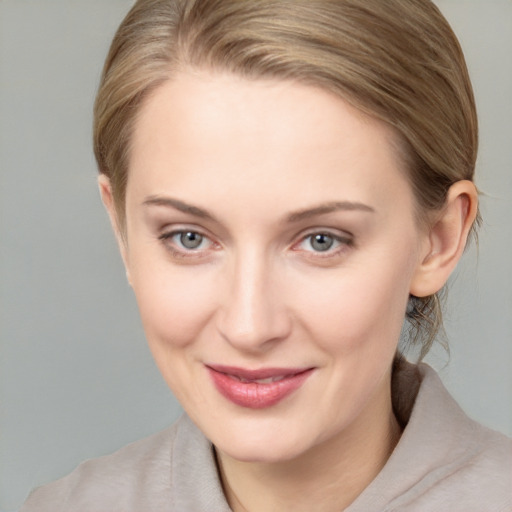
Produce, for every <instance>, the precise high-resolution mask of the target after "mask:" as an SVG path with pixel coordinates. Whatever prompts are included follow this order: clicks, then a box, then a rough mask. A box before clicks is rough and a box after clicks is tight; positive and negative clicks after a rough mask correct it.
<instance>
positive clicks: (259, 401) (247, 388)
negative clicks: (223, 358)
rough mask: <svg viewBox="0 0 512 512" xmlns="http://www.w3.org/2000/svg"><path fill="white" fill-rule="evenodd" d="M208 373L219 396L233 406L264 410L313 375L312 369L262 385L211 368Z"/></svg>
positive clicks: (289, 393)
mask: <svg viewBox="0 0 512 512" xmlns="http://www.w3.org/2000/svg"><path fill="white" fill-rule="evenodd" d="M208 371H209V372H210V376H211V378H212V380H213V383H214V384H215V387H216V388H217V390H218V391H219V392H220V394H221V395H223V396H224V397H225V398H227V399H228V400H229V401H231V402H233V403H234V404H236V405H239V406H241V407H247V408H249V409H265V408H267V407H272V406H273V405H276V404H277V403H278V402H280V401H281V400H283V399H284V398H286V397H287V396H289V395H291V394H292V393H293V392H294V391H296V390H297V389H299V388H300V387H301V386H302V384H303V383H304V382H305V381H306V379H307V378H308V377H309V376H310V375H311V374H312V373H313V369H309V370H305V371H303V372H301V373H297V374H295V375H290V376H288V377H285V378H284V379H281V380H278V381H276V382H269V383H266V384H262V383H259V382H242V381H240V380H238V379H237V378H236V377H231V376H229V375H227V374H225V373H221V372H218V371H215V370H213V369H212V368H208Z"/></svg>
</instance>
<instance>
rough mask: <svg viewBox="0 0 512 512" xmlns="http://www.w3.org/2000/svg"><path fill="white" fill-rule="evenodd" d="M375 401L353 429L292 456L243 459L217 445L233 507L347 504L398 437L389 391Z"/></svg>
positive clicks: (325, 511) (335, 507)
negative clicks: (274, 459)
mask: <svg viewBox="0 0 512 512" xmlns="http://www.w3.org/2000/svg"><path fill="white" fill-rule="evenodd" d="M376 400H377V404H373V405H374V406H373V407H371V406H370V407H367V408H366V409H365V410H364V411H363V412H362V413H361V415H360V416H359V417H358V419H357V420H356V421H355V422H354V423H353V424H352V425H351V426H350V428H347V429H346V430H344V431H343V432H340V433H339V434H338V435H337V436H336V437H334V438H331V439H329V440H328V441H326V442H324V443H322V444H320V445H317V446H314V447H313V448H311V449H310V450H308V452H306V453H304V454H301V455H300V456H299V457H297V458H295V459H293V460H289V461H282V462H277V463H275V462H274V463H261V462H258V463H252V462H241V461H237V460H235V459H233V458H231V457H229V456H228V455H227V454H225V453H222V452H220V451H219V450H217V460H218V464H219V471H220V476H221V480H222V483H223V486H224V492H225V494H226V498H227V500H228V503H229V505H230V507H231V509H232V510H233V512H253V511H256V510H282V511H294V512H301V511H310V510H315V511H318V512H331V511H339V510H343V509H345V508H346V507H347V506H348V505H350V504H351V503H352V502H353V501H354V500H355V499H356V498H357V496H359V494H361V492H362V491H363V490H364V489H365V488H366V487H367V486H368V485H369V484H370V482H371V481H372V480H373V479H374V478H375V477H376V476H377V474H378V473H379V471H380V470H381V469H382V467H383V466H384V464H385V463H386V461H387V459H388V458H389V456H390V455H391V452H392V451H393V449H394V447H395V446H396V444H397V442H398V440H399V438H400V433H401V432H400V427H399V424H398V422H397V420H396V419H395V416H394V414H393V411H392V407H391V397H390V393H389V392H388V393H387V399H386V400H385V401H384V402H382V397H380V400H379V399H377V397H376ZM375 405H377V407H375Z"/></svg>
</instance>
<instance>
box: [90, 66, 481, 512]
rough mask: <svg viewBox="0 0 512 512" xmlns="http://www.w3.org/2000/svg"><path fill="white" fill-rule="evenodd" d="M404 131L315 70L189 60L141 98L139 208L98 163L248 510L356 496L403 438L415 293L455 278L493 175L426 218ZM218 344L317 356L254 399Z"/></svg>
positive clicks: (163, 341) (250, 355)
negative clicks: (396, 140)
mask: <svg viewBox="0 0 512 512" xmlns="http://www.w3.org/2000/svg"><path fill="white" fill-rule="evenodd" d="M393 137H394V134H393V132H391V130H390V129H389V128H388V127H387V126H385V125H384V124H382V123H380V122H377V121H375V120H372V119H370V118H369V117H367V116H365V115H363V114H362V113H360V112H359V111H357V110H355V109H354V108H353V107H351V106H350V105H349V104H347V103H346V102H344V101H343V100H341V99H340V98H338V97H335V96H333V95H331V94H330V93H328V92H325V91H322V90H320V89H317V88H314V87H310V86H306V85H301V84H298V83H293V82H286V81H263V80H261V81H249V80H244V79H241V78H238V77H235V76H232V75H226V74H221V73H202V72H201V73H200V72H195V71H194V72H193V71H188V72H185V71H184V72H181V73H180V74H178V75H177V76H176V77H175V78H174V79H173V80H172V81H170V82H167V83H165V84H164V85H162V86H160V87H159V88H158V89H157V90H156V91H155V92H154V93H153V94H152V96H150V97H149V99H148V100H147V101H146V103H145V104H144V105H143V107H142V110H141V112H140V116H139V119H138V122H137V125H136V129H135V133H134V135H133V140H132V147H131V155H130V158H131V159H130V169H129V179H128V185H127V194H126V225H125V226H119V225H118V223H117V220H116V214H115V209H114V206H113V198H112V195H111V189H110V184H109V182H108V179H107V178H106V177H104V176H102V177H100V190H101V194H102V197H103V201H104V203H105V205H106V207H107V209H108V211H109V213H110V216H111V219H112V222H113V225H114V228H115V229H116V232H117V233H118V238H119V242H120V247H121V252H122V255H123V259H124V261H125V265H126V269H127V276H128V279H129V281H130V283H131V285H132V287H133V290H134V292H135V295H136V298H137V301H138V304H139V308H140V312H141V317H142V321H143V324H144V327H145V331H146V335H147V338H148V342H149V345H150V348H151V350H152V353H153V355H154V357H155V360H156V362H157V365H158V367H159V369H160V371H161V372H162V375H163V376H164V378H165V380H166V381H167V383H168V385H169V386H170V388H171V389H172V391H173V392H174V394H175V395H176V397H177V398H178V400H179V401H180V402H181V404H182V405H183V407H184V408H185V410H186V411H187V413H188V414H189V416H190V417H191V418H192V420H193V421H194V422H195V423H196V424H197V425H198V426H199V428H200V429H201V430H202V431H203V432H204V433H205V435H206V436H207V437H208V438H209V439H210V440H211V441H212V442H213V444H214V446H215V448H216V454H217V459H218V464H219V470H220V474H221V477H222V481H223V485H224V489H225V493H226V496H227V498H228V501H229V503H230V506H231V507H232V508H233V510H235V511H238V510H294V511H300V510H316V511H329V510H341V509H343V508H344V507H346V506H347V505H348V504H350V503H351V502H352V501H353V500H354V499H355V497H357V495H358V494H359V493H360V492H361V491H362V490H363V489H364V488H365V487H366V486H367V485H368V484H369V483H370V482H371V480H372V479H373V478H374V477H375V475H376V474H377V473H378V472H379V471H380V469H381V468H382V466H383V465H384V464H385V462H386V460H387V458H388V457H389V455H390V453H391V451H392V449H393V447H394V446H395V445H396V443H397V441H398V439H399V435H400V431H399V428H398V425H397V422H396V420H395V417H394V415H393V411H392V406H391V395H390V379H391V364H392V360H393V357H394V354H395V351H396V347H397V343H398V338H399V333H400V329H401V327H402V323H403V318H404V314H405V309H406V304H407V300H408V297H409V294H410V293H413V294H414V295H417V296H423V295H427V294H430V293H434V292H435V291H437V290H438V289H440V288H441V287H442V285H443V284H444V282H445V281H446V279H447V278H448V276H449V274H450V272H451V271H452V270H453V268H454V266H455V264H456V262H457V261H458V259H459V257H460V255H461V253H462V250H463V248H464V244H465V240H466V237H467V233H468V230H469V227H470V225H471V223H472V220H473V219H474V215H475V211H476V191H475V189H474V186H473V185H472V184H471V183H469V182H458V183H457V184H455V185H454V186H453V187H452V189H451V190H450V193H449V196H448V200H447V203H446V207H445V209H444V210H443V211H441V212H436V214H435V215H434V216H432V219H431V223H430V229H425V228H420V227H419V226H418V225H417V223H416V221H415V215H414V212H415V200H414V197H413V193H412V190H411V187H410V185H409V183H408V180H407V178H406V173H405V170H404V169H403V168H402V166H401V162H400V161H399V160H398V157H397V156H396V154H395V152H394V151H393V144H392V140H393ZM354 205H355V206H354ZM333 207H334V208H333ZM184 232H185V233H186V232H194V233H197V234H199V235H201V236H202V237H203V238H202V239H198V240H202V241H201V242H200V244H199V246H198V247H197V248H195V249H189V248H187V247H185V246H184V245H183V243H182V241H183V237H181V234H183V233H184ZM318 234H320V235H322V234H323V235H326V236H328V237H330V238H327V239H325V238H324V239H323V241H324V245H323V246H322V247H323V248H325V246H328V245H329V243H330V241H331V240H332V241H333V243H332V246H330V248H328V250H323V251H321V250H318V246H317V245H313V241H314V240H313V238H312V235H318ZM196 236H197V235H196ZM325 241H327V243H326V242H325ZM207 364H223V365H231V366H237V367H242V368H247V369H260V368H268V367H285V368H313V369H314V371H313V372H312V374H311V375H310V377H309V378H308V379H307V380H306V381H305V382H304V384H303V385H302V386H301V387H300V388H299V389H298V390H296V391H295V392H294V393H292V394H291V395H290V396H288V397H287V398H285V399H284V400H282V401H280V402H279V403H277V404H276V405H273V406H272V407H267V408H263V409H249V408H246V407H241V406H239V405H235V404H233V403H232V402H230V401H229V400H227V399H226V398H224V397H223V396H222V395H221V394H220V393H219V392H218V391H217V389H216V388H215V387H214V385H213V383H212V380H211V378H210V375H209V373H208V371H207V368H206V366H205V365H207Z"/></svg>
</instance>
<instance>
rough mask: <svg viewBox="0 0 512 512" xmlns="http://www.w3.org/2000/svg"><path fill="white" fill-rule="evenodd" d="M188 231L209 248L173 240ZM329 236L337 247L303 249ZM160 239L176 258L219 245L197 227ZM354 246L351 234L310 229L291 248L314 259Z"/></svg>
mask: <svg viewBox="0 0 512 512" xmlns="http://www.w3.org/2000/svg"><path fill="white" fill-rule="evenodd" d="M187 233H192V234H194V235H198V236H200V237H201V238H202V241H201V243H202V242H203V241H207V242H208V245H209V247H208V249H201V248H198V249H195V248H186V247H178V245H177V242H176V241H174V240H173V238H174V237H176V236H183V235H185V234H187ZM319 236H324V237H329V238H331V239H332V240H333V242H334V244H336V247H334V248H332V247H329V248H327V249H326V250H325V251H315V250H313V249H311V250H305V249H301V246H302V245H303V244H304V243H306V242H307V241H308V240H309V241H310V244H312V243H313V237H319ZM158 240H160V241H161V242H162V243H163V244H164V246H165V248H166V249H167V250H168V251H170V252H171V255H172V256H173V257H174V258H176V259H185V258H195V259H201V258H205V257H207V256H208V255H209V254H210V250H209V249H211V248H212V247H215V246H217V247H218V244H215V242H213V241H212V240H211V238H210V237H208V236H207V235H205V234H203V233H202V232H201V231H199V230H197V229H174V230H172V231H169V232H165V233H162V234H161V235H159V236H158ZM353 246H354V239H353V237H352V236H351V235H348V234H347V235H340V234H336V233H333V232H331V231H328V230H316V231H310V232H309V233H307V234H305V235H303V236H302V237H301V238H300V240H299V241H298V242H296V243H294V244H293V245H292V246H291V249H292V250H293V251H296V252H299V251H302V252H304V253H308V255H307V257H308V258H314V259H319V258H320V259H327V258H333V257H336V256H339V255H340V254H341V253H344V252H345V251H346V250H347V249H348V248H350V247H353Z"/></svg>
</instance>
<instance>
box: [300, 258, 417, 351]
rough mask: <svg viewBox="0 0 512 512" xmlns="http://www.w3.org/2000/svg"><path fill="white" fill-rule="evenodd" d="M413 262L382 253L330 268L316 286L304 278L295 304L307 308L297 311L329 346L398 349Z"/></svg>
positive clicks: (321, 341) (339, 348)
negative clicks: (330, 271)
mask: <svg viewBox="0 0 512 512" xmlns="http://www.w3.org/2000/svg"><path fill="white" fill-rule="evenodd" d="M375 261H378V264H376V263H375ZM372 262H373V263H372ZM409 268H410V264H409V263H408V261H402V262H399V261H396V260H394V259H393V257H390V258H389V259H388V260H387V261H386V259H384V258H382V256H381V257H380V258H378V259H377V258H373V259H369V260H368V261H367V262H360V263H358V265H357V266H353V267H351V268H340V269H339V271H338V272H336V273H333V274H325V275H324V276H323V277H322V278H321V279H317V280H316V281H315V282H314V286H312V283H311V282H307V280H304V281H303V282H302V288H303V291H302V293H300V294H299V293H298V290H297V293H296V297H297V299H296V302H295V304H296V308H297V309H300V311H302V314H301V315H297V316H298V317H300V318H302V321H303V326H304V328H305V329H307V330H308V331H309V333H310V335H312V336H314V337H315V339H316V340H317V343H318V344H320V345H323V347H324V348H325V349H326V350H328V351H330V352H339V353H348V352H351V351H354V350H356V349H357V350H360V349H361V348H362V347H364V346H366V347H368V348H369V349H371V350H374V349H376V350H377V351H379V350H380V349H383V350H390V349H391V350H394V349H395V346H396V344H397V343H398V339H399V336H400V330H401V328H402V324H403V320H404V316H405V308H406V303H407V298H408V295H409V282H410V276H411V272H410V270H409ZM304 289H307V290H308V292H307V293H304Z"/></svg>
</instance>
